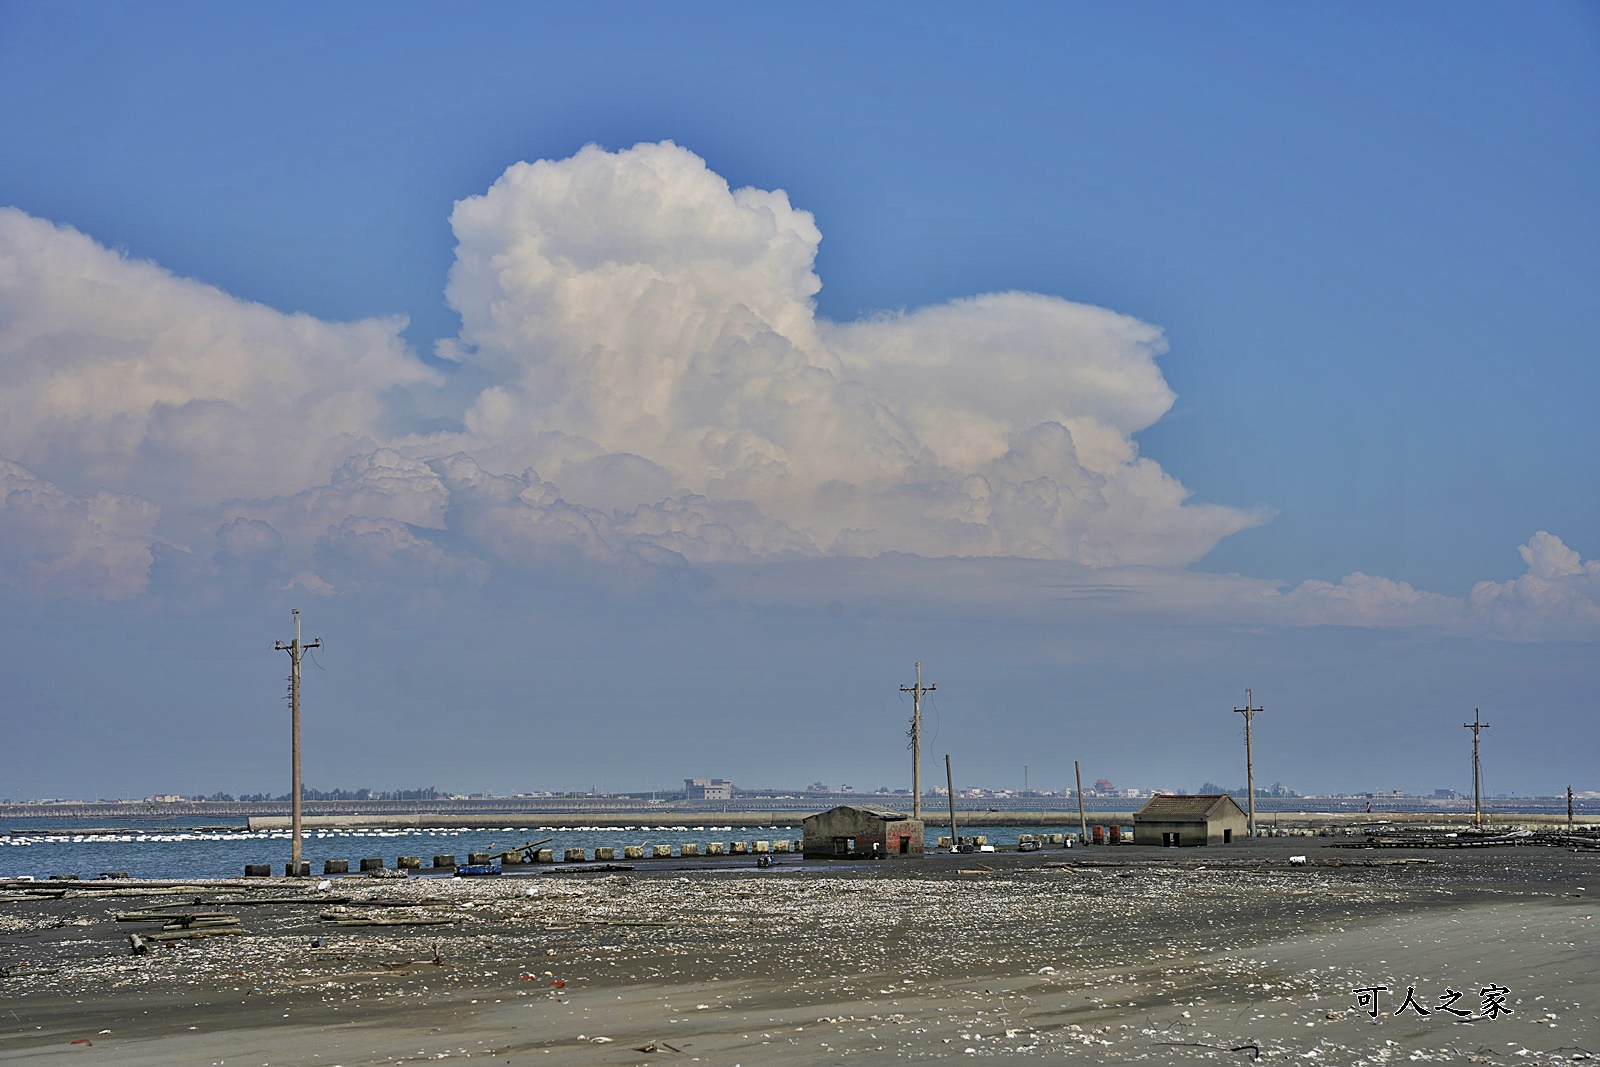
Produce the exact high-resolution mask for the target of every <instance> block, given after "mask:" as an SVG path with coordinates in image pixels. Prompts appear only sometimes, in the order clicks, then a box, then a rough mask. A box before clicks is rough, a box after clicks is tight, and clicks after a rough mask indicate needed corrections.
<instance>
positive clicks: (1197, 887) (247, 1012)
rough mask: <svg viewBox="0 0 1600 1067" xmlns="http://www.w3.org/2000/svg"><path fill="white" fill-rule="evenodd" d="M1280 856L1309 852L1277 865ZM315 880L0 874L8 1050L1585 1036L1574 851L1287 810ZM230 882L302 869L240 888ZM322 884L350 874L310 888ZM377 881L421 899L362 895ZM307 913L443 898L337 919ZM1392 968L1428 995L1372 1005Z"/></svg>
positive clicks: (1585, 918)
mask: <svg viewBox="0 0 1600 1067" xmlns="http://www.w3.org/2000/svg"><path fill="white" fill-rule="evenodd" d="M1291 854H1295V855H1307V856H1308V857H1309V858H1310V860H1311V864H1310V865H1307V866H1293V867H1291V866H1289V865H1288V864H1287V862H1286V861H1287V859H1288V856H1289V855H1291ZM1396 860H1402V861H1407V862H1393V861H1396ZM1411 861H1419V862H1411ZM1224 862H1225V863H1226V865H1223V866H1217V865H1216V864H1219V863H1224ZM1060 864H1071V866H1060ZM1099 864H1106V865H1105V866H1100V865H1099ZM1203 864H1209V865H1203ZM983 866H988V867H993V868H994V870H992V871H989V870H983V869H982V867H983ZM963 872H975V873H963ZM313 884H314V883H313ZM104 885H105V884H97V883H79V884H78V885H76V886H75V887H74V888H73V889H72V890H70V891H69V892H70V893H72V894H78V893H92V892H97V891H104ZM308 888H309V887H308V886H307V884H306V883H304V882H300V883H292V882H287V881H276V882H273V883H261V882H257V883H255V884H252V885H249V886H247V887H245V889H244V890H236V889H233V888H232V887H229V886H227V885H224V884H221V883H218V884H214V885H206V886H203V887H198V888H197V889H196V890H195V891H194V892H193V894H192V895H189V894H188V893H186V894H185V895H182V896H176V897H171V896H168V897H162V896H155V897H152V896H136V897H100V896H77V895H69V896H68V897H65V898H62V899H59V900H38V899H29V900H20V901H6V902H4V903H0V965H3V966H4V967H6V968H7V970H8V976H7V977H4V978H0V1063H12V1062H18V1063H22V1062H26V1063H34V1062H40V1063H49V1062H55V1061H57V1060H60V1061H63V1062H64V1061H66V1060H67V1059H68V1058H72V1059H74V1060H79V1059H83V1058H85V1057H98V1058H99V1060H100V1061H102V1062H106V1063H117V1064H151V1065H155V1064H201V1065H212V1064H221V1063H229V1064H241V1065H257V1064H264V1065H272V1064H341V1065H345V1067H354V1065H356V1064H396V1063H406V1064H410V1063H416V1062H420V1061H422V1060H438V1059H444V1058H448V1059H460V1058H474V1059H477V1060H479V1061H482V1062H495V1063H513V1064H524V1063H540V1064H552V1065H558V1064H641V1063H664V1062H677V1061H681V1062H684V1063H692V1062H699V1063H706V1064H746V1065H748V1064H761V1063H785V1064H838V1063H878V1062H885V1063H886V1062H890V1061H899V1060H908V1059H909V1060H918V1059H933V1058H948V1059H976V1058H981V1057H986V1056H1010V1057H1023V1056H1039V1057H1045V1058H1048V1059H1052V1060H1059V1059H1074V1060H1077V1061H1079V1062H1084V1063H1121V1062H1133V1061H1141V1062H1147V1063H1152V1062H1153V1063H1182V1062H1189V1061H1201V1060H1214V1061H1219V1062H1228V1063H1247V1062H1253V1061H1257V1060H1258V1059H1259V1061H1269V1060H1270V1061H1275V1062H1280V1063H1286V1062H1288V1061H1290V1060H1297V1061H1303V1062H1307V1063H1324V1064H1358V1063H1359V1064H1377V1063H1398V1062H1444V1063H1463V1062H1474V1060H1475V1059H1476V1061H1478V1062H1486V1063H1508V1062H1532V1063H1546V1062H1549V1063H1554V1062H1563V1063H1570V1062H1572V1061H1573V1059H1574V1058H1578V1059H1580V1060H1581V1059H1582V1058H1583V1057H1585V1056H1590V1055H1595V1054H1600V1022H1597V1019H1596V1009H1597V1007H1600V944H1597V941H1600V936H1597V934H1596V923H1597V922H1600V918H1596V917H1595V915H1594V910H1593V909H1594V907H1595V903H1596V901H1595V897H1596V894H1597V892H1600V855H1596V854H1594V853H1576V852H1571V851H1566V850H1560V849H1553V848H1531V847H1521V848H1497V849H1484V850H1470V851H1430V852H1426V853H1424V852H1417V853H1408V852H1404V851H1398V850H1382V851H1354V850H1345V849H1334V848H1329V847H1327V846H1326V844H1324V843H1323V842H1322V841H1320V840H1309V839H1299V840H1290V841H1282V840H1269V841H1262V842H1255V843H1251V844H1248V845H1243V844H1241V845H1235V846H1230V847H1228V848H1226V849H1222V848H1219V849H1205V850H1183V851H1182V853H1181V854H1179V853H1177V852H1175V850H1161V849H1155V848H1146V847H1140V846H1124V847H1120V848H1104V849H1089V850H1073V851H1059V850H1049V851H1043V852H1035V853H1027V854H1000V855H987V854H986V855H983V856H978V857H974V856H960V857H949V856H940V857H930V858H928V859H927V860H921V861H895V860H891V861H883V862H878V863H858V864H849V863H841V864H824V865H815V864H813V865H807V866H802V865H800V863H799V861H798V859H788V860H785V861H783V862H781V863H780V864H779V865H778V866H776V867H773V868H769V869H764V870H759V869H757V868H755V867H754V866H753V864H743V863H741V864H739V865H734V864H731V863H728V864H722V865H720V866H712V865H710V864H708V863H706V862H700V863H694V862H679V861H673V862H671V863H660V864H640V865H639V867H638V869H637V870H635V871H632V872H625V873H609V874H607V873H591V874H583V873H578V872H576V871H574V870H572V869H563V868H560V867H545V868H536V869H532V870H529V871H526V872H523V873H519V874H517V875H515V876H509V875H508V876H505V877H501V878H498V879H436V878H412V879H405V880H398V879H396V880H379V879H366V878H360V877H354V878H349V879H342V880H336V881H335V882H334V883H333V885H332V886H331V887H330V889H329V890H328V891H327V892H326V893H324V894H321V895H318V894H316V893H313V892H308ZM0 895H3V891H0ZM241 896H248V897H254V898H260V897H267V896H278V897H301V896H303V897H304V898H305V899H304V900H302V901H300V902H296V903H283V904H265V905H260V906H253V907H244V906H239V898H240V897H241ZM336 896H337V897H348V898H350V899H349V901H348V903H346V904H344V905H336V904H332V903H330V902H329V901H328V900H327V899H326V898H328V897H336ZM196 898H198V899H200V900H202V901H204V902H206V903H204V904H203V905H195V904H194V903H193V901H194V900H195V899H196ZM374 901H388V902H389V903H391V904H396V905H398V904H413V905H420V906H410V907H399V906H390V907H372V906H363V905H364V904H365V905H370V904H371V903H372V902H374ZM168 904H171V905H174V906H173V907H171V908H170V909H169V910H172V911H181V910H183V907H187V908H188V910H191V911H198V910H216V911H226V912H229V913H230V914H236V915H238V916H239V917H240V919H241V922H242V926H243V929H244V930H245V931H246V932H245V933H244V934H242V935H239V936H223V937H214V938H207V939H205V940H197V941H179V942H175V943H172V944H171V945H169V946H167V947H164V948H161V949H159V950H156V951H154V952H152V953H151V954H149V955H141V956H135V955H132V954H131V952H130V949H129V943H128V934H129V932H130V930H135V929H143V930H149V929H151V928H152V927H153V926H154V924H150V923H140V924H129V923H117V922H115V921H114V918H115V916H116V914H117V913H119V912H129V911H146V912H148V911H153V910H155V909H157V908H161V907H164V906H166V905H168ZM177 905H183V906H181V907H180V906H177ZM340 907H342V908H344V909H345V910H344V911H343V912H341V911H339V910H338V908H340ZM325 913H326V914H328V915H331V916H334V917H335V918H337V916H339V915H341V914H343V915H346V916H351V917H359V916H380V917H384V918H387V919H394V918H396V917H400V916H409V917H413V918H450V919H452V920H455V921H453V922H451V923H449V924H447V925H438V926H370V927H369V926H348V925H339V924H338V923H337V922H336V921H329V920H325V919H324V918H323V915H324V914H325ZM314 941H320V945H314V944H313V942H314ZM435 946H437V949H438V953H439V959H440V961H441V962H440V963H438V964H435V963H432V962H412V961H431V960H432V958H433V956H434V949H435ZM23 961H26V962H27V964H28V965H27V966H19V965H20V964H22V962H23ZM48 972H54V973H48ZM1375 985H1386V986H1388V987H1389V990H1390V992H1386V993H1384V994H1383V995H1382V997H1383V999H1382V1001H1381V1008H1380V1011H1379V1014H1378V1016H1377V1017H1376V1018H1374V1017H1371V1016H1369V1015H1368V1014H1367V1013H1366V1012H1364V1011H1362V1010H1359V1009H1358V1006H1357V996H1356V993H1355V991H1356V990H1357V989H1360V988H1363V987H1369V986H1375ZM1408 986H1410V987H1415V990H1416V999H1417V1000H1418V1002H1419V1003H1420V1004H1421V1005H1422V1007H1424V1008H1425V1009H1429V1010H1430V1011H1431V1012H1432V1013H1431V1014H1430V1015H1429V1016H1427V1017H1426V1018H1424V1017H1422V1016H1420V1015H1418V1014H1416V1013H1415V1012H1414V1011H1410V1010H1407V1011H1406V1012H1405V1013H1404V1014H1402V1015H1400V1016H1395V1015H1394V1014H1393V1012H1394V1010H1395V1009H1396V1008H1398V1007H1400V1005H1401V1002H1402V1000H1403V998H1404V997H1405V993H1406V989H1407V987H1408ZM1490 986H1503V987H1505V988H1506V989H1507V990H1508V992H1507V994H1506V996H1505V1004H1506V1005H1507V1006H1508V1007H1510V1008H1511V1011H1512V1014H1509V1015H1502V1016H1500V1017H1498V1018H1483V1017H1481V1014H1480V1008H1481V1006H1482V997H1481V995H1480V990H1481V989H1483V988H1485V987H1490ZM1447 988H1453V989H1455V990H1460V991H1462V993H1463V997H1462V999H1460V1000H1459V1001H1456V1002H1455V1003H1454V1005H1453V1006H1455V1007H1457V1008H1458V1009H1468V1010H1471V1011H1472V1013H1473V1017H1472V1018H1468V1019H1458V1018H1456V1017H1454V1016H1451V1015H1449V1014H1447V1013H1445V1012H1443V1011H1440V1010H1437V1008H1438V1005H1439V1002H1440V998H1441V997H1442V996H1444V995H1445V992H1446V989H1447ZM73 1042H80V1043H78V1044H73ZM1250 1046H1254V1049H1252V1048H1251V1047H1250ZM652 1048H653V1049H654V1051H640V1050H644V1049H652Z"/></svg>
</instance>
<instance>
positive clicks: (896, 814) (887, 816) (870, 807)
mask: <svg viewBox="0 0 1600 1067" xmlns="http://www.w3.org/2000/svg"><path fill="white" fill-rule="evenodd" d="M840 810H845V811H859V812H861V814H863V815H870V816H872V817H873V818H874V819H882V820H883V821H884V822H899V821H900V820H901V819H909V818H911V816H909V815H907V814H906V813H905V812H903V811H895V810H894V809H893V808H881V807H879V806H878V805H876V804H840V805H838V806H837V807H833V808H829V809H828V811H840ZM818 814H822V815H826V814H827V812H819V813H818ZM807 818H812V819H814V818H816V816H815V815H810V816H807Z"/></svg>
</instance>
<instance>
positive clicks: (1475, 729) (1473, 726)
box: [1461, 708, 1489, 829]
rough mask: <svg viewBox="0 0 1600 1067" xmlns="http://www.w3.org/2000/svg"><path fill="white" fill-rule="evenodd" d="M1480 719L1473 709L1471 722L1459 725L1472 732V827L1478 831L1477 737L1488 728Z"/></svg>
mask: <svg viewBox="0 0 1600 1067" xmlns="http://www.w3.org/2000/svg"><path fill="white" fill-rule="evenodd" d="M1480 718H1482V716H1480V715H1479V714H1478V709H1477V708H1473V709H1472V721H1471V722H1464V723H1462V724H1461V725H1462V726H1465V727H1466V728H1467V729H1469V730H1471V731H1472V825H1473V826H1475V827H1477V828H1478V829H1482V828H1483V780H1482V776H1481V775H1480V774H1479V773H1478V735H1479V734H1481V733H1482V732H1483V731H1485V730H1487V729H1488V728H1489V724H1488V723H1486V722H1480V721H1479V719H1480Z"/></svg>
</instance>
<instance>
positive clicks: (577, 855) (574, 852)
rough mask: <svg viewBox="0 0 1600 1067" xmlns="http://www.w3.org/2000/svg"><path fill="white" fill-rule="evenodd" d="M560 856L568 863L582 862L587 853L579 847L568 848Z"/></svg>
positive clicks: (587, 855) (587, 856)
mask: <svg viewBox="0 0 1600 1067" xmlns="http://www.w3.org/2000/svg"><path fill="white" fill-rule="evenodd" d="M561 858H562V859H564V860H566V861H567V862H568V863H582V862H583V861H584V860H586V859H588V858H589V854H588V853H586V852H585V851H584V850H583V849H581V848H569V849H567V851H566V852H565V853H563V854H562V856H561Z"/></svg>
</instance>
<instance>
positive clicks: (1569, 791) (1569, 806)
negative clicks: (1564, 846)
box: [1567, 785, 1572, 834]
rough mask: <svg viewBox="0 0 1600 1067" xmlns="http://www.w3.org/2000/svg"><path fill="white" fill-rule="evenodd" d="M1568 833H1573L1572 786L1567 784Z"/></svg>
mask: <svg viewBox="0 0 1600 1067" xmlns="http://www.w3.org/2000/svg"><path fill="white" fill-rule="evenodd" d="M1567 833H1569V834H1570V833H1572V787H1571V786H1570V785H1569V786H1567Z"/></svg>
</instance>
